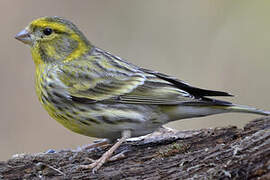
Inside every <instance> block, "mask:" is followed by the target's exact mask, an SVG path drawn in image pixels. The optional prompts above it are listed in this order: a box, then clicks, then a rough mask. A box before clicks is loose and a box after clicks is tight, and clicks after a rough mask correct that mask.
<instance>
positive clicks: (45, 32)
mask: <svg viewBox="0 0 270 180" xmlns="http://www.w3.org/2000/svg"><path fill="white" fill-rule="evenodd" d="M52 32H53V30H52V29H51V28H45V29H44V30H43V33H44V35H46V36H49V35H51V34H52Z"/></svg>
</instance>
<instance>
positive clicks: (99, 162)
mask: <svg viewBox="0 0 270 180" xmlns="http://www.w3.org/2000/svg"><path fill="white" fill-rule="evenodd" d="M130 136H131V132H130V130H125V131H123V132H122V137H121V139H119V140H118V142H117V143H115V144H114V145H113V146H112V147H111V148H110V149H109V150H108V151H107V152H105V153H104V154H103V155H102V156H101V157H100V158H99V159H98V160H96V161H95V162H93V163H92V164H89V165H81V166H80V167H81V168H83V169H93V170H92V171H93V173H95V172H97V170H98V169H99V168H100V167H101V166H102V165H103V164H104V163H106V162H107V161H108V160H109V159H110V158H111V156H112V154H113V152H114V151H115V150H116V149H117V148H118V147H119V146H120V145H121V144H122V143H123V142H125V141H126V139H128V138H130ZM116 156H117V155H116Z"/></svg>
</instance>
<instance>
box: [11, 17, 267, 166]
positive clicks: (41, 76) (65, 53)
mask: <svg viewBox="0 0 270 180" xmlns="http://www.w3.org/2000/svg"><path fill="white" fill-rule="evenodd" d="M16 39H18V40H20V41H22V42H23V43H25V44H28V45H29V46H30V47H31V52H32V56H33V59H34V63H35V66H36V75H35V79H36V93H37V95H38V98H39V101H40V102H41V104H42V105H43V106H44V108H45V109H46V110H47V112H48V113H49V115H50V116H51V117H53V118H54V119H56V120H57V121H58V122H60V123H61V124H62V125H64V126H65V127H66V128H68V129H70V130H72V131H74V132H77V133H80V134H83V135H86V136H91V137H98V138H107V139H109V140H111V141H115V140H117V139H118V138H121V139H120V141H118V142H117V143H116V144H115V145H114V146H113V147H112V148H111V149H110V150H109V151H108V152H107V153H105V154H104V155H103V156H102V157H101V158H100V159H99V160H97V161H96V162H95V163H93V164H90V165H85V166H83V167H85V168H94V169H93V170H94V171H96V170H97V169H99V168H100V167H101V166H102V164H103V163H105V162H106V161H107V159H108V158H109V157H110V156H111V155H112V153H113V151H114V150H115V149H116V148H117V147H118V146H119V145H120V144H121V143H122V142H123V141H125V140H126V139H127V138H129V137H134V136H142V135H145V134H148V133H151V132H153V131H155V130H156V129H158V128H159V127H161V126H162V125H163V124H166V123H168V122H171V121H175V120H179V119H184V118H193V117H201V116H207V115H212V114H219V113H226V112H243V113H255V114H261V115H269V114H270V112H266V111H261V110H257V109H255V108H250V107H246V106H239V105H235V104H232V103H230V102H225V101H220V100H215V99H211V98H208V97H209V96H231V95H230V94H228V93H226V92H220V91H212V90H205V89H200V88H196V87H193V86H190V85H188V84H186V83H184V82H183V81H181V80H178V79H176V78H174V77H171V76H167V75H165V74H161V73H159V72H156V71H151V70H148V69H143V68H140V67H138V66H136V65H133V64H130V63H128V62H126V61H125V60H123V59H121V58H119V57H117V56H114V55H112V54H110V53H108V52H106V51H104V50H102V49H99V48H97V47H95V46H94V45H93V44H91V43H90V42H89V41H88V40H87V38H86V37H85V36H84V35H83V33H82V32H81V31H79V29H78V28H77V27H76V26H75V25H74V24H73V23H72V22H70V21H68V20H65V19H63V18H59V17H43V18H39V19H36V20H34V21H32V22H31V23H30V24H29V25H28V26H27V27H26V28H25V29H24V30H23V31H21V32H20V33H18V34H17V35H16Z"/></svg>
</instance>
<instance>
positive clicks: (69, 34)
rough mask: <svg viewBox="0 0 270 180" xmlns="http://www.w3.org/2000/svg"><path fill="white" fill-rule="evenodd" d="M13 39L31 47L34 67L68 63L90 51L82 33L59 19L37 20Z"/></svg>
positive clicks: (69, 23)
mask: <svg viewBox="0 0 270 180" xmlns="http://www.w3.org/2000/svg"><path fill="white" fill-rule="evenodd" d="M15 38H16V39H18V40H20V41H22V42H23V43H25V44H28V45H29V46H30V47H31V51H32V56H33V59H34V62H35V64H36V65H39V64H42V63H52V62H53V63H55V62H69V61H72V60H75V59H77V58H78V57H80V56H81V55H82V54H84V53H86V52H87V51H89V49H91V44H90V43H89V41H88V40H87V39H86V38H85V36H84V35H83V34H82V32H81V31H79V30H78V28H77V27H76V26H75V25H74V24H73V23H72V22H70V21H68V20H65V19H63V18H60V17H42V18H38V19H36V20H34V21H32V22H31V23H30V24H29V25H28V26H27V27H26V28H25V29H24V30H22V31H21V32H20V33H18V34H17V35H16V36H15Z"/></svg>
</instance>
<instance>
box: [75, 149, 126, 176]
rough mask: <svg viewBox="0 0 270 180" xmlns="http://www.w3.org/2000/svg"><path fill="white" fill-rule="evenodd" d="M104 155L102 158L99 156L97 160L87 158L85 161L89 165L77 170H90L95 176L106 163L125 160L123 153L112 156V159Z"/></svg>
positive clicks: (81, 166)
mask: <svg viewBox="0 0 270 180" xmlns="http://www.w3.org/2000/svg"><path fill="white" fill-rule="evenodd" d="M105 154H106V153H105ZM105 154H104V155H103V156H101V158H99V159H97V160H94V159H91V158H87V160H88V161H90V162H91V164H88V165H80V166H79V168H80V169H92V173H93V174H95V173H96V172H97V171H98V170H99V169H100V168H101V167H102V166H103V165H104V164H105V163H106V162H110V161H117V160H120V159H123V158H125V155H124V152H121V153H119V154H116V155H114V156H112V157H108V156H106V155H105Z"/></svg>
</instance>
